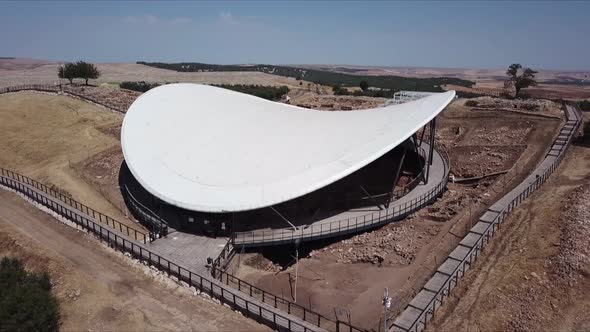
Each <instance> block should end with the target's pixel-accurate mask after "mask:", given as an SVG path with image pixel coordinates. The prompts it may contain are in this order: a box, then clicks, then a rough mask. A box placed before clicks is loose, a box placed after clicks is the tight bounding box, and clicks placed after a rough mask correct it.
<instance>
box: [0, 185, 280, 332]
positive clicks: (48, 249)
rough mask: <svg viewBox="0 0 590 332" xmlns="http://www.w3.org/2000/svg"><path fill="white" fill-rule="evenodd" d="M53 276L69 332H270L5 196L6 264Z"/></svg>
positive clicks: (1, 232) (1, 223)
mask: <svg viewBox="0 0 590 332" xmlns="http://www.w3.org/2000/svg"><path fill="white" fill-rule="evenodd" d="M4 256H11V257H19V258H21V259H22V260H23V262H24V264H25V267H26V268H27V269H30V270H35V271H47V272H49V274H50V277H51V281H52V284H53V290H52V291H53V292H54V294H55V295H56V296H57V298H58V299H59V302H60V308H61V309H60V311H61V329H62V330H65V331H97V330H98V331H268V330H269V329H268V328H267V327H265V326H263V325H259V324H258V323H256V322H255V321H253V320H250V319H247V318H246V317H243V316H242V315H241V314H239V313H236V312H234V311H232V310H230V309H229V308H226V307H224V306H221V305H219V304H217V303H214V302H213V301H211V300H208V299H205V298H202V297H200V296H198V295H194V294H193V291H191V290H189V289H188V288H184V287H181V286H178V285H177V284H175V283H173V282H172V281H170V280H169V279H167V278H166V277H163V276H161V275H155V274H153V272H146V270H147V271H150V270H149V269H147V268H145V267H144V266H143V265H141V264H139V263H135V262H134V261H132V260H131V259H129V258H127V257H125V256H123V255H122V254H120V253H117V252H114V251H112V250H110V249H108V248H106V247H105V246H103V245H102V244H100V243H99V242H98V241H97V240H95V239H94V238H93V237H91V236H89V235H86V234H85V233H83V232H81V231H79V230H76V229H74V228H73V227H70V226H67V225H64V224H63V223H61V222H59V221H57V220H56V219H54V218H53V217H51V216H50V215H48V214H46V213H44V212H41V211H39V210H37V209H36V208H34V207H33V206H32V205H30V204H29V203H27V202H25V201H24V200H23V199H21V198H20V197H18V196H17V195H16V194H13V193H10V192H7V191H4V190H0V257H4Z"/></svg>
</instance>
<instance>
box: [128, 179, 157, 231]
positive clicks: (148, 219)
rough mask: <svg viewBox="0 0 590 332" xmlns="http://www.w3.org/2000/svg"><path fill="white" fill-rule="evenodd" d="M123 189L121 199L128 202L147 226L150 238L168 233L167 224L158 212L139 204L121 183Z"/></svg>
mask: <svg viewBox="0 0 590 332" xmlns="http://www.w3.org/2000/svg"><path fill="white" fill-rule="evenodd" d="M123 190H124V193H125V195H123V199H125V202H126V203H128V204H127V206H128V207H129V208H130V209H131V210H132V211H133V212H134V213H135V214H136V216H138V218H139V219H141V221H143V223H144V225H147V226H148V227H149V229H150V235H151V236H152V240H155V239H157V238H159V237H161V236H166V235H168V224H167V223H166V222H165V221H164V220H163V219H162V218H160V216H159V215H158V214H156V213H155V212H153V211H152V210H150V209H149V208H148V207H146V206H145V205H143V204H141V202H140V201H139V200H138V199H137V198H135V196H133V194H132V193H131V191H130V190H129V188H128V187H127V185H126V184H123Z"/></svg>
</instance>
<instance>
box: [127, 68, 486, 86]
mask: <svg viewBox="0 0 590 332" xmlns="http://www.w3.org/2000/svg"><path fill="white" fill-rule="evenodd" d="M137 63H138V64H142V65H146V66H150V67H156V68H161V69H168V70H175V71H178V72H221V71H254V72H263V73H267V74H273V75H279V76H286V77H293V78H295V79H298V80H306V81H308V82H312V83H316V84H321V85H327V86H334V85H338V86H341V87H344V86H349V87H350V86H359V84H360V82H362V81H366V82H367V84H368V85H370V86H372V87H375V88H380V89H386V90H392V91H393V92H396V91H400V90H410V91H429V92H441V91H443V89H442V88H441V86H442V85H445V84H454V85H460V86H465V87H471V86H473V85H474V84H475V82H473V81H469V80H463V79H459V78H454V77H431V78H416V77H402V76H393V75H380V76H372V75H353V74H346V73H338V72H333V71H328V70H321V69H307V68H297V67H288V66H274V65H264V64H259V65H248V66H242V65H215V64H206V63H198V62H181V63H163V62H141V61H140V62H137Z"/></svg>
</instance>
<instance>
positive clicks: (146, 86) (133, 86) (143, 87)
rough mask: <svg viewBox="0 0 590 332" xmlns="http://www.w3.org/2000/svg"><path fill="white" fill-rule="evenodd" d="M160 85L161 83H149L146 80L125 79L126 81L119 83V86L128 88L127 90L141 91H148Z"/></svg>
mask: <svg viewBox="0 0 590 332" xmlns="http://www.w3.org/2000/svg"><path fill="white" fill-rule="evenodd" d="M158 86H160V84H158V83H147V82H145V81H141V82H129V81H125V82H121V83H120V84H119V87H120V88H121V89H127V90H133V91H139V92H146V91H148V90H150V89H153V88H155V87H158Z"/></svg>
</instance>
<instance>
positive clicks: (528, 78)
mask: <svg viewBox="0 0 590 332" xmlns="http://www.w3.org/2000/svg"><path fill="white" fill-rule="evenodd" d="M519 72H520V75H519ZM536 73H537V71H534V70H532V69H531V68H523V67H522V66H521V65H520V64H519V63H513V64H511V65H510V66H509V67H508V70H507V71H506V75H508V79H507V80H506V82H505V83H504V87H505V88H511V87H514V90H515V91H516V92H515V93H514V98H516V97H518V94H519V93H520V90H521V89H525V88H528V87H529V86H535V85H537V81H536V80H535V74H536Z"/></svg>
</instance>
